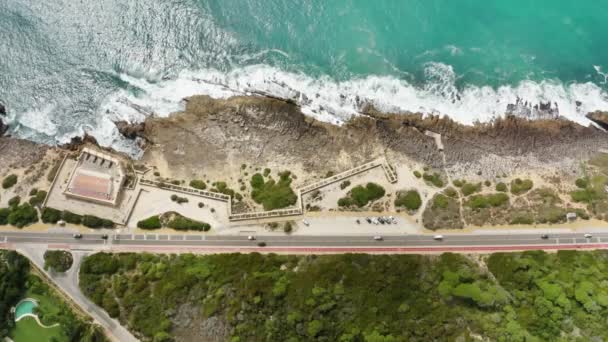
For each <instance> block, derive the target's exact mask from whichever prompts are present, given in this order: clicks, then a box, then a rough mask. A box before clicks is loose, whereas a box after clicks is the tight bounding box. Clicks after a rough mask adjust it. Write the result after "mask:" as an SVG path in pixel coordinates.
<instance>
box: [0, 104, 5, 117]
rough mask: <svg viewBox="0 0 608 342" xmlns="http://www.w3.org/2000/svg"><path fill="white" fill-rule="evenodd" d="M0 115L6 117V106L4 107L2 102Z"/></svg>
mask: <svg viewBox="0 0 608 342" xmlns="http://www.w3.org/2000/svg"><path fill="white" fill-rule="evenodd" d="M0 115H2V116H5V115H6V106H5V105H4V103H2V101H0Z"/></svg>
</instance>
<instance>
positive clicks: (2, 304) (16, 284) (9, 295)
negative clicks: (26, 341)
mask: <svg viewBox="0 0 608 342" xmlns="http://www.w3.org/2000/svg"><path fill="white" fill-rule="evenodd" d="M29 265H30V264H29V262H28V260H27V259H26V258H25V257H23V256H21V255H20V254H18V253H17V252H14V251H1V250H0V338H4V337H5V336H7V335H8V333H9V331H10V329H11V328H12V327H13V326H14V324H15V323H14V320H13V317H12V314H11V312H10V310H11V307H13V306H14V305H15V304H17V302H18V301H19V300H21V297H22V296H23V294H24V293H25V283H26V279H27V274H28V272H29Z"/></svg>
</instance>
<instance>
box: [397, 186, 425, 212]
mask: <svg viewBox="0 0 608 342" xmlns="http://www.w3.org/2000/svg"><path fill="white" fill-rule="evenodd" d="M421 205H422V199H421V198H420V194H419V193H418V191H416V190H409V191H406V192H400V193H398V194H397V198H396V199H395V206H396V207H405V208H407V209H408V210H418V208H420V206H421Z"/></svg>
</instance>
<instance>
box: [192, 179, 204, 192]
mask: <svg viewBox="0 0 608 342" xmlns="http://www.w3.org/2000/svg"><path fill="white" fill-rule="evenodd" d="M190 187H192V188H195V189H199V190H205V189H207V184H206V183H205V182H204V181H202V180H200V179H193V180H191V181H190Z"/></svg>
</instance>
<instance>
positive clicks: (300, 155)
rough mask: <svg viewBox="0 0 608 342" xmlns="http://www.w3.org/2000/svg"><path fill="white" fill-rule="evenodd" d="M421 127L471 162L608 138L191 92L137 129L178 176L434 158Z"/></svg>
mask: <svg viewBox="0 0 608 342" xmlns="http://www.w3.org/2000/svg"><path fill="white" fill-rule="evenodd" d="M123 129H124V128H123ZM425 130H431V131H434V132H437V133H440V134H442V139H443V144H444V145H445V156H446V163H447V166H448V167H450V166H454V165H464V164H466V165H469V166H470V165H475V164H476V163H478V162H480V160H482V159H483V158H486V157H487V156H488V155H495V156H498V159H503V158H504V159H505V160H506V159H507V158H521V157H525V158H534V159H536V160H537V161H539V162H540V163H551V162H558V161H560V160H563V159H564V158H571V159H573V160H578V161H580V160H586V159H588V158H589V157H590V156H591V155H592V154H594V153H596V152H597V150H598V149H600V148H607V147H608V139H607V136H606V133H605V132H603V131H601V130H599V129H597V128H595V127H592V126H589V127H584V126H581V125H578V124H576V123H573V122H570V121H567V120H560V119H558V120H528V119H522V118H516V117H513V116H507V117H506V118H500V119H496V120H494V121H493V122H490V123H484V124H476V125H473V126H466V125H461V124H459V123H456V122H454V121H453V120H451V119H449V118H447V117H443V118H442V117H438V116H423V115H422V114H383V113H379V112H377V111H375V110H374V109H373V108H372V109H369V110H367V111H366V113H365V115H362V116H358V117H356V118H354V119H352V120H351V121H349V122H347V123H346V124H344V125H343V126H336V125H332V124H328V123H323V122H319V121H316V120H314V119H312V118H310V117H307V116H305V115H304V114H302V112H301V111H300V110H299V108H298V107H297V106H295V105H293V104H291V103H287V102H284V101H281V100H277V99H270V98H262V97H233V98H230V99H225V100H223V99H219V100H216V99H212V98H210V97H208V96H195V97H192V98H189V99H188V102H187V105H186V110H185V111H184V112H181V113H175V114H173V115H171V116H170V117H169V118H150V119H148V120H147V121H146V124H145V128H144V130H143V133H141V132H140V131H138V133H137V135H140V136H143V137H145V138H146V139H147V140H149V142H150V143H149V144H148V147H147V151H146V153H145V155H144V161H146V162H150V163H153V162H154V160H158V158H160V159H161V160H163V163H165V164H166V165H170V166H171V169H172V170H174V172H175V174H176V175H180V176H188V175H189V174H190V170H196V171H197V173H206V172H212V170H218V169H220V170H221V169H230V166H231V165H232V166H234V167H237V168H238V166H240V165H241V164H242V163H248V164H249V163H253V164H255V165H273V164H279V165H283V167H289V166H291V165H299V166H301V167H302V169H303V170H305V171H306V172H311V173H317V174H319V173H324V172H326V171H327V170H343V169H346V168H349V167H352V166H354V165H356V164H359V163H362V162H365V161H368V160H370V159H373V158H375V157H378V156H381V155H384V154H386V155H388V156H389V158H391V159H395V160H400V159H401V158H404V159H407V160H414V161H416V162H419V163H422V164H425V165H429V166H431V167H435V168H441V167H442V166H443V165H442V164H443V163H442V158H441V154H440V153H439V152H438V151H437V149H436V146H435V144H434V142H433V140H432V139H431V138H429V137H427V136H425V135H424V131H425ZM129 131H132V129H130V130H129ZM578 161H577V162H576V163H578Z"/></svg>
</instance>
